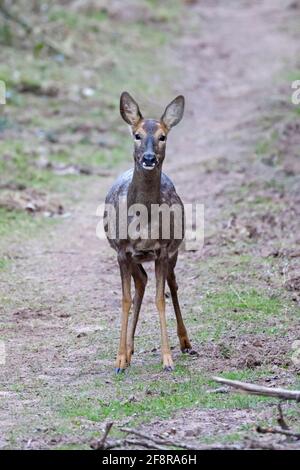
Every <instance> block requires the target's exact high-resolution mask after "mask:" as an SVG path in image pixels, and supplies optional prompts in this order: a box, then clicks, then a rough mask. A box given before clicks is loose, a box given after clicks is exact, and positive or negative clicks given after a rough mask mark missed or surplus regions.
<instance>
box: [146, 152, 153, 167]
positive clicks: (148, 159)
mask: <svg viewBox="0 0 300 470" xmlns="http://www.w3.org/2000/svg"><path fill="white" fill-rule="evenodd" d="M155 162H156V158H155V153H152V152H147V153H144V155H143V163H144V164H145V165H146V166H153V165H154V164H155Z"/></svg>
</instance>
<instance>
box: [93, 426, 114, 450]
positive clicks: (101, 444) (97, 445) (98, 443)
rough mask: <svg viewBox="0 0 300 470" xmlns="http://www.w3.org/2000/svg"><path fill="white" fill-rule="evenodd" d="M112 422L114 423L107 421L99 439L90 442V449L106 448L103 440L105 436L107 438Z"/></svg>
mask: <svg viewBox="0 0 300 470" xmlns="http://www.w3.org/2000/svg"><path fill="white" fill-rule="evenodd" d="M113 424H114V423H107V424H106V426H105V430H104V434H103V436H102V437H101V439H100V441H93V442H92V443H91V448H92V449H94V450H104V449H106V445H105V441H106V438H107V436H108V434H109V433H110V430H111V428H112V426H113Z"/></svg>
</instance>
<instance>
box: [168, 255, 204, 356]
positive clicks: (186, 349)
mask: <svg viewBox="0 0 300 470" xmlns="http://www.w3.org/2000/svg"><path fill="white" fill-rule="evenodd" d="M176 261H177V254H176V257H175V258H173V259H171V260H170V261H169V266H168V277H167V281H168V286H169V289H170V292H171V297H172V302H173V306H174V311H175V315H176V320H177V335H178V338H179V343H180V349H181V351H182V352H183V353H188V354H191V355H196V354H197V352H196V351H195V350H194V349H192V345H191V343H190V340H189V337H188V334H187V331H186V327H185V325H184V322H183V318H182V315H181V310H180V306H179V301H178V295H177V291H178V285H177V282H176V276H175V272H174V268H175V265H176Z"/></svg>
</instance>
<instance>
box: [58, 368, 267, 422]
mask: <svg viewBox="0 0 300 470" xmlns="http://www.w3.org/2000/svg"><path fill="white" fill-rule="evenodd" d="M182 367H183V366H182ZM182 371H183V369H181V370H179V373H178V372H177V370H176V372H175V373H174V375H172V376H171V377H166V379H165V380H164V379H163V378H161V379H158V380H157V381H155V382H150V383H149V382H147V381H146V382H145V381H143V378H142V377H140V378H139V377H138V376H137V377H136V380H135V381H134V383H133V382H132V377H131V378H128V380H130V384H128V383H126V382H127V378H126V377H122V378H121V379H119V378H116V380H115V384H114V386H113V385H112V387H114V388H115V391H114V393H113V395H114V396H117V397H118V396H119V399H114V400H110V399H107V400H106V399H102V400H101V399H96V398H95V397H94V396H86V393H82V394H81V396H80V395H79V394H76V396H70V395H69V396H65V397H64V400H63V402H62V404H61V406H60V408H59V413H60V415H61V416H62V417H63V418H74V417H84V418H86V419H88V420H91V421H97V422H98V421H99V422H100V421H102V420H105V419H106V418H109V419H112V420H116V421H120V420H123V419H125V418H131V420H130V422H131V424H132V423H133V422H134V423H135V424H138V423H142V422H143V423H145V422H149V421H151V420H152V419H154V418H161V419H167V418H169V417H170V416H171V415H172V413H174V412H175V411H176V410H182V409H187V408H200V409H208V408H209V409H211V408H213V409H232V408H234V409H240V408H250V407H255V406H259V405H260V404H261V403H262V402H265V401H270V400H267V399H265V398H263V397H254V396H248V395H241V394H239V393H230V394H228V395H226V396H224V395H218V394H213V393H207V392H206V390H207V387H208V386H210V385H214V386H216V384H215V382H212V381H210V380H208V379H207V377H206V376H205V375H204V374H203V373H193V374H191V373H190V372H189V370H188V368H187V367H185V368H184V372H185V373H184V374H183V373H182ZM131 373H132V371H130V374H131ZM263 373H266V372H265V371H264V372H263V371H259V372H256V373H254V372H253V371H252V370H244V371H243V372H242V373H240V374H239V373H235V374H233V373H228V374H224V375H226V376H228V377H232V376H234V377H235V378H236V377H238V378H241V379H245V378H246V379H249V378H251V379H252V380H253V378H254V377H256V378H257V377H259V376H260V375H262V374H263ZM146 391H147V393H146ZM106 393H107V391H106ZM99 395H101V393H100V391H99ZM135 395H136V396H137V397H139V398H137V399H136V400H133V401H131V400H130V397H131V396H135ZM141 397H142V398H141Z"/></svg>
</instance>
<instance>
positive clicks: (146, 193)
mask: <svg viewBox="0 0 300 470" xmlns="http://www.w3.org/2000/svg"><path fill="white" fill-rule="evenodd" d="M160 184H161V169H160V168H155V169H154V170H151V171H147V170H143V169H141V168H140V167H138V166H137V165H135V168H134V172H133V176H132V181H131V183H130V186H129V188H128V195H127V201H128V203H129V205H132V204H143V205H145V206H146V207H147V208H150V207H151V204H160V199H161V191H160Z"/></svg>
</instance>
